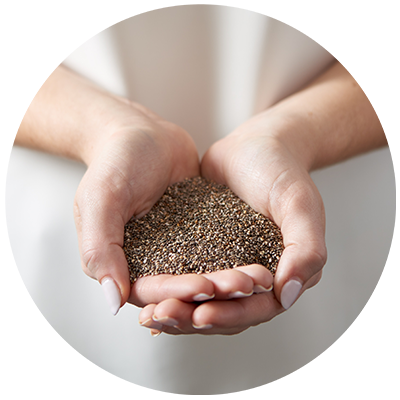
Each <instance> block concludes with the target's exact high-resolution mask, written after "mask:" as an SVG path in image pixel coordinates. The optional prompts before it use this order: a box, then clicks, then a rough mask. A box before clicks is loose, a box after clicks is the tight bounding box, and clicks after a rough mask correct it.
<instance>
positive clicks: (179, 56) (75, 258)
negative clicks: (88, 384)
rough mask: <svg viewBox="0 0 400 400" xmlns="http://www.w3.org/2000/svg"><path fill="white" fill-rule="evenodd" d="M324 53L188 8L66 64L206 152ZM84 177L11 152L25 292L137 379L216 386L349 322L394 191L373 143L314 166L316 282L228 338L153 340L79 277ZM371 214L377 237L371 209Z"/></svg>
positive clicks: (243, 381) (233, 383) (65, 330)
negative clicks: (321, 254)
mask: <svg viewBox="0 0 400 400" xmlns="http://www.w3.org/2000/svg"><path fill="white" fill-rule="evenodd" d="M332 61H333V57H332V56H331V55H330V54H329V53H328V52H327V51H325V50H324V49H323V48H321V47H320V46H319V45H318V44H317V43H315V42H313V41H312V40H311V39H309V38H308V37H306V36H304V35H302V34H301V33H300V32H298V31H296V30H295V29H292V28H290V27H289V26H287V25H284V24H282V23H280V22H278V21H276V20H272V19H269V18H268V17H265V16H262V15H258V14H254V13H252V12H249V11H244V10H239V9H233V8H227V7H216V6H184V7H173V8H169V9H164V10H158V11H154V12H150V13H146V14H143V15H140V16H137V17H134V18H131V19H128V20H125V21H123V22H121V23H119V24H117V25H115V26H113V27H111V28H109V29H107V30H106V31H104V32H101V33H100V34H98V35H96V36H95V37H93V38H92V39H91V40H89V41H88V42H86V43H85V44H84V45H83V46H81V47H80V48H79V49H77V50H76V51H75V52H74V53H73V54H71V55H70V56H69V57H68V58H67V60H65V64H66V65H68V66H69V67H71V68H73V69H74V70H76V71H77V72H79V73H81V74H83V75H85V76H87V77H88V78H90V79H91V80H93V81H95V82H96V83H98V84H99V85H101V86H103V87H104V88H106V89H108V90H110V91H112V92H115V93H117V94H120V95H124V96H127V97H129V98H131V99H133V100H135V101H138V102H139V103H142V104H144V105H145V106H147V107H149V108H150V109H152V110H154V111H155V112H157V113H158V114H160V115H161V116H163V117H164V118H165V119H167V120H170V121H172V122H174V123H176V124H178V125H181V126H182V127H184V128H185V129H186V130H187V131H188V132H189V133H190V134H191V135H192V136H193V138H194V139H195V142H196V144H197V146H198V149H199V153H200V155H202V154H203V153H204V151H205V150H206V149H207V148H208V147H209V146H210V144H211V143H213V142H214V141H215V140H217V139H219V138H221V137H223V136H224V135H227V134H228V133H229V132H230V131H232V130H233V129H234V128H235V127H236V126H238V125H239V124H241V123H242V122H244V121H245V120H246V119H248V118H249V117H250V116H251V115H252V114H253V113H254V112H257V111H260V110H262V109H265V108H266V107H268V106H270V105H272V104H274V103H275V102H277V101H278V100H280V99H282V98H284V97H286V96H288V95H289V94H291V93H293V92H295V91H296V90H298V89H299V88H301V87H302V86H303V85H304V84H305V83H307V82H308V81H309V80H310V79H311V78H313V77H314V76H316V75H317V74H318V73H320V72H321V71H322V70H324V69H325V68H326V67H327V66H328V65H329V64H330V63H331V62H332ZM83 173H84V167H83V166H82V165H80V164H77V163H75V162H72V161H68V160H64V159H60V158H57V157H54V156H50V155H46V154H43V153H39V152H35V151H32V150H27V149H21V148H15V149H14V150H13V152H12V156H11V161H10V168H9V179H8V186H7V215H8V225H9V236H10V240H11V244H12V248H13V252H14V256H15V259H16V263H17V265H18V267H19V269H20V271H21V275H22V277H23V280H24V282H25V284H26V286H27V288H28V290H29V292H30V294H31V296H32V298H33V300H34V301H35V302H36V304H37V306H38V307H39V309H40V310H41V311H42V313H43V314H44V316H45V317H46V318H47V320H48V321H49V322H50V324H51V325H52V326H53V327H54V328H55V329H56V330H57V331H58V332H59V333H60V335H61V336H62V337H64V338H65V340H66V341H67V342H68V343H70V344H71V345H72V346H73V347H74V348H75V349H77V350H78V351H79V352H80V353H81V354H83V355H84V356H86V357H87V358H88V359H90V360H91V361H93V362H94V363H96V364H97V365H99V366H100V367H102V368H104V369H106V370H108V371H110V372H111V373H113V374H115V375H117V376H119V377H122V378H124V379H126V380H129V381H131V382H134V383H137V384H139V385H143V386H146V387H150V388H154V389H158V390H163V391H170V392H175V393H185V394H216V393H225V392H232V391H238V390H245V389H248V388H252V387H255V386H259V385H263V384H266V383H268V382H271V381H273V380H275V379H278V378H280V377H282V376H284V375H286V374H288V373H290V372H292V371H294V370H296V369H297V368H300V367H302V366H303V365H305V364H306V363H308V362H309V361H310V360H312V359H313V358H314V357H316V356H318V355H319V354H320V353H321V352H322V351H324V350H325V349H326V348H328V347H329V346H330V345H331V344H332V343H333V342H334V341H335V340H336V339H337V338H338V337H339V336H340V335H341V334H342V333H343V332H344V331H345V330H346V329H347V328H348V327H349V325H350V324H351V323H352V322H353V320H354V319H355V318H356V316H357V315H358V313H359V312H360V311H361V310H362V308H363V307H364V305H365V303H366V301H367V300H368V298H369V296H370V295H371V293H372V291H373V289H374V287H375V285H376V283H377V281H378V279H379V276H380V273H381V271H382V268H383V267H384V263H385V261H386V257H387V255H388V251H389V246H390V242H391V238H392V233H393V223H394V210H395V203H394V190H395V189H394V174H393V167H392V162H391V158H390V153H389V151H388V150H381V151H378V152H374V153H372V154H369V155H366V156H362V157H358V158H356V159H354V160H351V161H348V162H346V163H342V164H340V165H337V166H335V167H331V168H328V169H325V170H323V171H318V172H316V173H314V174H313V178H314V181H315V183H316V184H317V187H318V188H319V190H320V192H321V194H322V196H323V199H324V202H325V207H326V213H327V245H328V253H329V261H328V263H327V265H326V267H325V273H324V279H323V280H322V281H321V282H320V283H319V284H318V285H317V286H316V287H315V288H314V289H313V290H310V291H308V292H306V293H305V294H304V295H303V296H302V298H301V299H300V300H299V301H298V302H297V303H296V304H295V305H294V306H293V307H292V308H291V309H290V310H289V311H288V312H286V313H284V314H283V315H281V316H279V317H277V318H275V319H274V320H273V321H271V322H269V323H267V324H263V325H261V326H258V327H256V328H251V329H249V330H247V331H246V332H244V333H242V334H240V335H237V336H233V337H220V336H219V337H218V336H216V337H202V336H191V337H188V336H180V337H172V336H168V335H165V334H163V335H161V336H159V337H157V338H152V337H151V336H150V334H149V332H148V330H147V329H146V328H142V327H140V326H139V325H138V322H137V321H138V314H139V310H138V309H137V308H135V307H133V306H129V305H127V306H125V307H123V308H122V309H121V310H120V312H119V314H118V315H117V317H113V316H112V315H111V313H110V312H109V310H108V306H107V304H106V302H105V299H104V298H103V293H102V291H101V288H100V286H99V285H98V283H97V282H95V281H93V280H91V279H89V278H87V277H86V276H85V275H84V274H83V273H82V272H81V269H80V261H79V253H78V245H77V239H76V233H75V227H74V222H73V216H72V202H73V197H74V194H75V190H76V188H77V186H78V184H79V181H80V179H81V177H82V175H83ZM376 209H379V210H380V211H379V220H376V221H375V224H376V225H375V228H374V232H376V233H378V234H377V235H374V233H373V232H371V230H370V225H369V222H368V217H369V216H370V215H371V213H372V212H373V210H376ZM372 248H373V249H374V251H373V252H371V249H372Z"/></svg>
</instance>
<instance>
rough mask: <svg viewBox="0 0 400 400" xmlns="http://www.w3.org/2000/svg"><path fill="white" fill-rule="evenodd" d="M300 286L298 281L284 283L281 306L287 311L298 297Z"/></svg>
mask: <svg viewBox="0 0 400 400" xmlns="http://www.w3.org/2000/svg"><path fill="white" fill-rule="evenodd" d="M301 288H302V285H301V283H300V282H299V281H295V280H293V279H292V280H291V281H289V282H286V283H285V285H284V286H283V289H282V293H281V304H282V306H283V307H284V308H285V309H286V310H287V309H288V308H290V307H291V305H292V304H293V303H294V302H295V300H296V299H297V297H298V296H299V293H300V290H301Z"/></svg>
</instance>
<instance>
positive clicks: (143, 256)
mask: <svg viewBox="0 0 400 400" xmlns="http://www.w3.org/2000/svg"><path fill="white" fill-rule="evenodd" d="M124 235H125V236H124V252H125V256H126V259H127V262H128V266H129V272H130V280H131V282H132V283H133V282H135V281H136V280H137V279H138V278H140V277H143V276H148V275H158V274H173V275H180V274H190V273H196V274H201V273H210V272H214V271H218V270H225V269H232V268H235V267H238V266H243V265H249V264H261V265H263V266H265V267H266V268H267V269H268V270H269V271H271V273H272V274H273V275H275V271H276V268H277V265H278V262H279V259H280V257H281V254H282V251H283V249H284V246H283V239H282V234H281V231H280V229H279V228H278V226H277V225H276V224H275V223H274V222H273V221H271V220H270V219H269V218H267V217H265V216H264V215H262V214H260V213H257V212H256V211H254V210H253V209H252V208H251V207H250V206H249V205H248V204H246V203H245V202H244V201H242V200H241V199H240V198H239V197H237V196H236V195H235V194H234V193H233V192H232V191H231V190H230V189H229V188H228V187H226V186H224V185H221V184H218V183H215V182H213V181H209V180H206V179H204V178H201V177H196V178H190V179H185V180H184V181H182V182H179V183H176V184H174V185H171V186H169V187H168V188H167V190H166V192H165V193H164V195H163V196H162V197H161V198H160V200H159V201H158V202H157V203H156V204H155V205H154V206H153V208H152V209H151V210H150V211H149V212H148V213H147V214H146V215H145V216H143V217H142V218H140V219H136V218H134V217H132V218H131V219H130V221H129V222H128V223H127V224H126V225H125V233H124Z"/></svg>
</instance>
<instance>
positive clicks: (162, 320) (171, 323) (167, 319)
mask: <svg viewBox="0 0 400 400" xmlns="http://www.w3.org/2000/svg"><path fill="white" fill-rule="evenodd" d="M153 321H155V322H158V323H159V324H162V325H167V326H174V325H178V324H179V322H178V321H177V320H176V319H173V318H170V317H162V318H157V317H156V316H155V315H153Z"/></svg>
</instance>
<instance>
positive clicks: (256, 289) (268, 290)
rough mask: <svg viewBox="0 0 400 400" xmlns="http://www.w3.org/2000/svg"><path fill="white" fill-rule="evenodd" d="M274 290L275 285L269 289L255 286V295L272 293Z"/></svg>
mask: <svg viewBox="0 0 400 400" xmlns="http://www.w3.org/2000/svg"><path fill="white" fill-rule="evenodd" d="M273 288H274V285H271V286H270V287H268V288H265V287H264V286H262V285H254V288H253V292H254V293H266V292H270V291H271V290H272V289H273Z"/></svg>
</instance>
